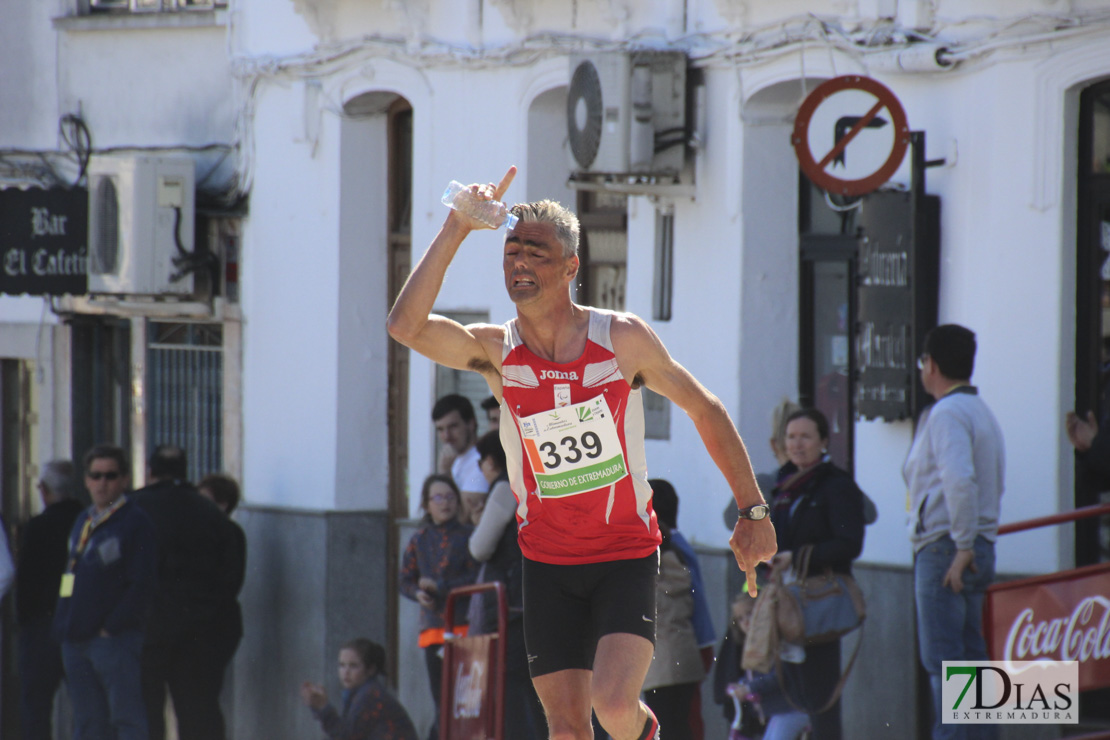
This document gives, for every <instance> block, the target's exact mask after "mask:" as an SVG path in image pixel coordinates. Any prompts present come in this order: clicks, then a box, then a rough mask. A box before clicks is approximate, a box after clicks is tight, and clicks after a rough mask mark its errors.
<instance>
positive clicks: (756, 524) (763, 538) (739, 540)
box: [728, 517, 778, 599]
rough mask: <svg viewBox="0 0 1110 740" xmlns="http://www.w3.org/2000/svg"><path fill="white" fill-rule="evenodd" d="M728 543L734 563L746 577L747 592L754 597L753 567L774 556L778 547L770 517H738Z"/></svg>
mask: <svg viewBox="0 0 1110 740" xmlns="http://www.w3.org/2000/svg"><path fill="white" fill-rule="evenodd" d="M728 545H729V547H731V548H732V554H733V555H735V556H736V564H737V565H739V566H740V570H742V571H744V573H745V574H746V575H747V577H748V594H749V595H750V596H751V597H752V598H753V599H754V598H755V597H756V595H757V594H758V593H759V586H758V585H757V584H756V582H755V567H756V566H757V565H759V563H761V562H763V561H767V560H770V559H771V558H772V557H774V555H775V551H776V550H777V549H778V546H777V545H776V544H775V527H774V525H773V524H771V519H770V518H769V517H768V518H766V519H759V520H755V521H753V520H751V519H738V520H737V521H736V526H735V527H733V530H732V537H730V538H729V541H728Z"/></svg>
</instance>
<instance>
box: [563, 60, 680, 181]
mask: <svg viewBox="0 0 1110 740" xmlns="http://www.w3.org/2000/svg"><path fill="white" fill-rule="evenodd" d="M567 137H568V140H569V144H570V166H571V169H572V170H575V171H577V172H592V173H611V174H653V175H664V174H670V175H677V174H678V173H679V172H681V170H682V168H683V165H684V164H685V156H686V143H687V138H688V137H687V131H686V55H685V54H684V53H682V52H677V51H675V52H672V51H634V52H599V53H596V54H580V55H572V56H571V58H570V88H569V89H568V91H567Z"/></svg>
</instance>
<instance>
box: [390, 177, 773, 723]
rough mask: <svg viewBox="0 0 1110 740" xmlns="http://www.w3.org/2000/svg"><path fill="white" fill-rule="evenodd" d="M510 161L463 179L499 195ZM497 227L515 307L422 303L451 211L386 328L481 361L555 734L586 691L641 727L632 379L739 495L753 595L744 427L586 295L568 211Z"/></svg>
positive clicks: (759, 506)
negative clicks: (670, 411) (483, 181)
mask: <svg viewBox="0 0 1110 740" xmlns="http://www.w3.org/2000/svg"><path fill="white" fill-rule="evenodd" d="M515 176H516V168H515V167H510V168H509V171H508V172H506V173H505V176H504V177H503V178H502V180H501V182H500V183H499V184H497V185H494V184H493V183H490V184H488V185H482V186H478V185H472V186H470V190H471V192H472V193H474V194H475V195H476V196H477V197H480V198H482V199H485V200H498V201H500V200H501V199H502V197H503V195H504V193H505V191H506V190H507V189H508V187H509V184H510V183H511V182H512V180H513V178H514V177H515ZM512 212H513V214H514V215H516V216H517V218H518V219H519V221H518V223H517V224H516V227H515V228H514V229H512V230H511V231H509V232H508V233H507V234H506V236H505V251H504V261H503V269H504V273H505V287H506V289H507V290H508V292H509V297H510V299H511V300H512V301H513V303H514V304H516V308H517V315H516V318H515V319H512V320H511V321H509V322H507V323H506V324H503V325H501V326H493V325H489V324H471V325H469V326H463V325H462V324H459V323H457V322H455V321H452V320H450V319H448V318H445V317H443V316H437V315H435V314H433V313H432V308H433V306H434V304H435V300H436V296H437V295H438V294H439V290H440V287H441V286H442V284H443V279H444V276H445V275H446V273H447V268H448V266H449V265H450V264H451V261H452V260H453V259H454V257H455V254H456V252H457V251H458V249H459V247H460V246H461V245H462V242H463V240H464V239H465V238H466V237H467V235H468V234H469V233H470V232H471V231H472V230H474V229H481V228H488V227H486V226H484V225H483V224H481V223H480V222H478V221H477V220H475V219H472V218H470V217H468V216H465V215H463V214H461V213H459V212H458V211H455V210H452V211H450V212H449V213H448V215H447V219H446V221H445V222H444V225H443V227H442V228H441V229H440V231H439V233H438V234H437V235H436V237H435V239H433V241H432V243H431V245H430V246H429V247H428V250H427V251H426V252H425V253H424V256H423V257H422V258H421V259H420V262H419V263H417V265H416V268H415V269H414V270H413V272H412V274H411V275H410V276H409V279H408V281H407V282H406V283H405V286H404V288H402V290H401V293H400V295H399V296H398V298H397V302H396V303H395V304H394V306H393V309H392V311H391V312H390V315H389V333H390V335H391V336H392V337H393V338H394V339H396V340H397V341H399V342H401V343H402V344H404V345H406V346H408V347H410V348H411V349H414V350H416V351H417V352H419V353H421V354H423V355H425V356H426V357H428V358H429V359H431V360H434V361H435V362H438V363H439V364H441V365H445V366H447V367H451V368H455V369H458V370H473V371H475V372H478V373H480V374H481V375H482V376H483V377H484V378H485V379H486V382H487V383H488V384H489V387H490V390H491V391H492V392H493V394H494V396H495V397H497V398H500V399H501V420H502V423H501V425H500V430H501V431H500V434H501V439H502V443H503V444H504V447H505V454H506V458H507V462H508V468H509V477H510V482H511V483H512V488H513V492H514V493H515V495H516V498H517V523H518V525H519V532H518V536H519V542H520V547H521V551H522V552H523V554H524V558H525V562H524V578H523V580H524V610H525V615H524V617H525V618H524V626H525V640H526V643H527V647H528V655H529V664H530V670H531V674H532V681H533V683H534V685H535V687H536V691H537V693H538V694H539V697H540V700H541V701H542V702H543V706H544V711H545V712H546V714H547V721H548V725H549V729H550V737H551V738H552V739H553V740H589V739H590V738H592V737H593V730H592V728H591V720H590V710H591V707H592V709H593V711H594V712H596V713H597V717H598V720H599V721H600V722H601V724H602V726H603V727H604V728H605V730H606V731H607V732H608V733H609V734H610V735H611V736H612V737H613V739H614V740H649V739H650V738H654V737H656V736H657V735H658V731H659V730H658V722H657V721H656V720H655V717H654V716H652V714H651V712H650V710H648V708H647V706H645V705H644V704H643V703H642V702H641V701H640V698H639V697H640V690H641V687H642V685H643V681H644V677H645V676H646V674H647V670H648V666H649V665H650V664H651V658H652V654H653V651H654V647H653V643H654V639H655V623H654V618H655V578H656V577H657V574H658V555H657V547H658V545H659V542H660V537H659V529H658V526H657V524H656V518H655V513H654V512H653V511H652V508H651V488H650V486H649V485H648V483H647V465H646V461H645V457H644V426H643V421H644V419H643V407H642V404H641V399H640V388H641V387H642V386H647V387H648V388H651V389H652V390H653V391H655V392H657V393H660V394H661V395H663V396H665V397H667V398H668V399H670V400H671V401H673V402H674V403H675V404H677V405H678V406H679V407H680V408H681V409H683V410H684V411H685V412H686V413H687V414H688V415H689V416H690V418H691V419H692V420H693V421H694V425H695V427H696V428H697V430H698V433H699V434H700V435H701V438H702V441H703V442H704V444H705V446H706V450H707V451H708V452H709V455H710V457H712V459H713V461H714V463H716V465H717V467H718V468H720V470H721V472H722V473H723V474H724V477H725V480H726V481H727V482H728V484H729V486H730V487H731V488H732V492H733V496H734V497H735V499H736V503H737V505H738V506H739V507H740V510H741V518H740V519H739V520H738V521H737V524H736V528H735V529H734V530H733V534H732V538H731V539H730V542H729V544H730V545H731V547H732V550H733V553H734V554H735V556H736V562H737V564H738V565H739V566H740V569H741V570H743V571H745V573H746V574H747V579H748V584H749V589H750V592H751V593H752V595H753V596H754V595H755V586H756V584H755V566H756V564H757V563H759V562H760V561H763V560H768V559H769V558H770V557H771V556H772V555H774V553H775V533H774V528H773V527H772V526H771V522H770V519H768V518H766V514H767V508H766V504H765V502H764V500H763V496H762V494H760V492H759V487H758V486H757V485H756V482H755V475H754V474H753V473H752V467H751V463H750V461H749V460H748V454H747V451H746V450H745V448H744V443H743V442H742V441H741V439H740V435H739V434H738V433H737V431H736V427H735V426H734V425H733V423H732V420H731V419H730V418H729V415H728V412H727V411H726V410H725V408H724V406H723V405H722V404H721V402H720V401H719V400H718V399H717V398H716V397H715V396H714V395H713V394H711V393H710V392H709V391H708V390H706V388H705V387H704V386H702V385H701V384H700V383H699V382H698V381H697V380H696V379H695V378H694V376H692V375H691V374H690V373H689V372H688V371H687V370H686V369H685V368H683V367H682V366H681V365H679V364H678V363H677V362H676V361H675V360H674V359H672V358H671V356H670V354H668V352H667V350H666V348H665V347H664V346H663V344H662V342H660V340H659V338H658V337H657V336H656V335H655V332H654V331H652V329H651V328H650V327H649V326H648V325H647V324H646V323H645V322H644V321H643V320H641V319H640V318H638V317H636V316H634V315H632V314H628V313H617V312H612V311H604V310H600V309H594V308H589V307H586V306H579V305H577V304H575V303H574V302H573V301H571V298H570V287H571V285H572V283H573V282H574V279H575V277H576V276H577V274H578V267H579V261H578V255H577V250H578V219H577V217H575V215H574V214H573V213H571V212H570V211H568V210H567V209H565V208H563V207H562V206H560V205H559V204H558V203H554V202H552V201H540V202H538V203H527V204H518V205H516V206H514V207H513V208H512Z"/></svg>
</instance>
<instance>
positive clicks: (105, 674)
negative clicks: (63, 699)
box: [62, 631, 147, 740]
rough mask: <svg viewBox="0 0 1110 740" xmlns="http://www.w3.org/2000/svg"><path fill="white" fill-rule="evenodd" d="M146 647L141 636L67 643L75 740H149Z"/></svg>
mask: <svg viewBox="0 0 1110 740" xmlns="http://www.w3.org/2000/svg"><path fill="white" fill-rule="evenodd" d="M142 647H143V634H142V633H141V632H138V631H130V632H124V633H121V634H119V635H113V636H112V637H95V638H93V639H91V640H86V641H84V642H63V643H62V662H63V663H65V668H66V685H67V686H68V687H69V698H70V701H71V702H72V703H73V725H74V728H73V740H147V729H146V708H145V707H144V706H143V691H142V683H141V681H140V660H139V656H140V655H141V654H142Z"/></svg>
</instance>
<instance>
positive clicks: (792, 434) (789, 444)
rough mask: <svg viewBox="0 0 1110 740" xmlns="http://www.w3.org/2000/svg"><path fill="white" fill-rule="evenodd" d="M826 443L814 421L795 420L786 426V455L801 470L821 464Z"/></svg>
mask: <svg viewBox="0 0 1110 740" xmlns="http://www.w3.org/2000/svg"><path fill="white" fill-rule="evenodd" d="M826 441H827V440H823V439H821V435H820V434H819V433H818V432H817V422H815V421H814V420H813V419H805V418H801V419H795V420H794V421H792V422H790V423H789V424H787V425H786V454H787V456H788V457H789V458H790V462H792V463H794V464H795V465H797V466H798V469H799V470H805V469H806V468H809V467H812V466H814V465H816V464H817V463H819V462H821V457H822V454H823V453H822V452H821V450H822V449H823V448H824V447H825V442H826Z"/></svg>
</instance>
